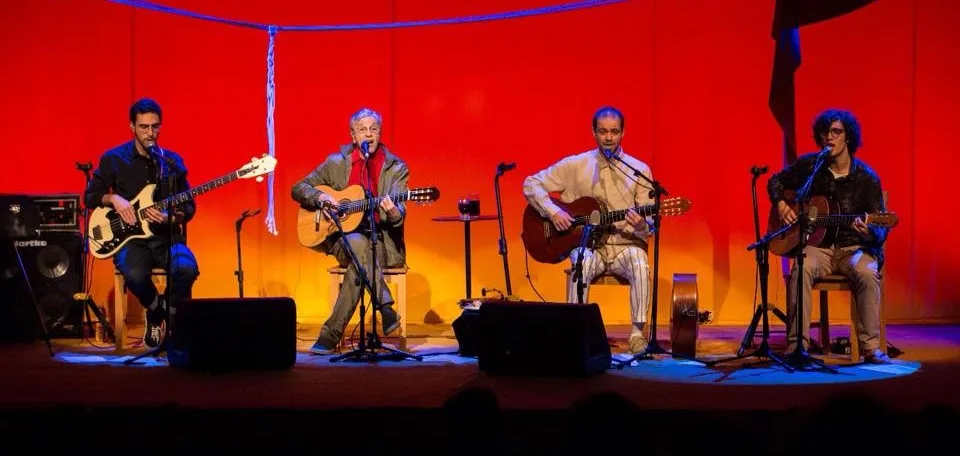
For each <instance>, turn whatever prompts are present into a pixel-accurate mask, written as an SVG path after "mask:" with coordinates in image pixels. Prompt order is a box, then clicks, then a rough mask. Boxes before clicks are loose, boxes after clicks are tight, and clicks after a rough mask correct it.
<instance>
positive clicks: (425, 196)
mask: <svg viewBox="0 0 960 456" xmlns="http://www.w3.org/2000/svg"><path fill="white" fill-rule="evenodd" d="M438 199H440V190H438V189H437V187H423V188H413V189H410V197H409V198H408V201H413V202H415V203H428V202H432V201H436V200H438Z"/></svg>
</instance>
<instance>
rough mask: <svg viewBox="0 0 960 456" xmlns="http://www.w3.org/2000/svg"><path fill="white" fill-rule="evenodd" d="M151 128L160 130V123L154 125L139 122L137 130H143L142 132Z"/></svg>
mask: <svg viewBox="0 0 960 456" xmlns="http://www.w3.org/2000/svg"><path fill="white" fill-rule="evenodd" d="M151 129H153V131H160V124H154V125H147V124H139V125H137V130H139V131H142V132H147V131H150V130H151Z"/></svg>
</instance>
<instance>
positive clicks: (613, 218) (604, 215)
mask: <svg viewBox="0 0 960 456" xmlns="http://www.w3.org/2000/svg"><path fill="white" fill-rule="evenodd" d="M630 209H633V210H634V211H635V212H636V213H637V214H639V215H640V216H641V217H647V216H649V215H653V214H654V213H655V212H656V205H654V204H648V205H646V206H634V207H632V208H630ZM630 209H621V210H618V211H610V212H601V213H600V225H610V224H612V223H616V222H619V221H622V220H623V219H625V218H626V217H627V211H629V210H630ZM589 221H590V216H589V215H584V216H580V217H577V218H575V219H574V223H576V224H587V223H588V222H589Z"/></svg>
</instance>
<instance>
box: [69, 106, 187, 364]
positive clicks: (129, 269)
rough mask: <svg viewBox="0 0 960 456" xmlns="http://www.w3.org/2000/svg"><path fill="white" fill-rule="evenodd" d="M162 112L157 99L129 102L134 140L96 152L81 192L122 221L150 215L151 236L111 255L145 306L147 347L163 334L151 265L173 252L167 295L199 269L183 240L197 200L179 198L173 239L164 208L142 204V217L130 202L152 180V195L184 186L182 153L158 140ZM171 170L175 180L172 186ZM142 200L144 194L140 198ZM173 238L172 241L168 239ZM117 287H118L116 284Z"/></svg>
mask: <svg viewBox="0 0 960 456" xmlns="http://www.w3.org/2000/svg"><path fill="white" fill-rule="evenodd" d="M162 119H163V113H162V111H161V110H160V105H158V104H157V103H156V102H155V101H153V100H151V99H148V98H144V99H141V100H138V101H137V102H136V103H134V104H133V105H132V106H131V107H130V131H131V132H132V133H133V140H131V141H127V142H125V143H123V144H120V145H119V146H117V147H114V148H113V149H110V150H108V151H106V152H104V154H103V155H102V156H101V157H100V164H99V166H98V167H97V169H96V170H95V171H94V172H93V178H92V179H91V180H90V184H89V186H88V187H87V189H86V192H85V194H84V203H85V204H86V206H87V207H89V208H95V207H98V206H104V207H111V208H113V210H114V211H116V213H117V215H119V217H120V222H118V223H125V224H128V225H136V224H139V223H140V220H141V219H144V218H145V219H147V220H149V221H150V223H149V226H150V231H151V232H153V234H154V235H153V236H152V237H150V238H147V239H131V240H129V241H127V243H126V244H125V245H124V246H123V247H122V248H121V249H120V250H119V251H118V252H117V253H116V254H115V255H114V256H113V262H114V265H115V266H116V268H117V269H118V270H119V271H120V272H121V273H122V274H123V277H124V280H126V283H127V287H128V288H129V289H130V291H131V292H132V293H133V295H134V296H136V297H137V300H139V301H140V303H141V304H142V305H143V306H144V307H145V308H146V309H147V322H146V323H147V324H146V329H145V330H144V334H143V343H144V344H145V345H147V346H148V347H156V346H158V345H160V341H161V339H162V337H163V329H162V324H163V322H164V316H165V314H164V312H165V311H166V310H167V309H166V307H167V304H166V303H165V302H164V299H163V296H160V295H159V294H158V293H157V287H156V286H155V285H154V284H153V281H152V280H150V279H151V278H150V271H151V269H153V268H163V269H166V268H167V255H169V254H172V255H173V261H172V262H171V263H172V268H171V271H170V276H171V282H172V283H169V284H168V286H170V287H171V289H170V293H171V299H172V300H174V301H179V300H181V299H185V298H189V297H190V292H191V289H192V288H193V283H194V281H196V279H197V276H198V275H199V271H198V268H197V260H196V258H194V256H193V252H191V251H190V249H189V248H188V247H187V245H186V236H185V225H186V223H187V222H188V221H190V219H192V218H193V215H194V213H195V212H196V203H194V201H193V200H192V199H191V200H188V201H186V202H184V203H181V204H178V205H177V206H176V207H175V209H174V211H173V214H172V216H173V217H174V220H173V223H174V225H175V227H174V228H175V229H174V235H173V239H172V240H170V239H168V238H169V237H170V236H169V232H170V229H169V225H168V223H167V217H168V213H167V212H162V211H160V210H158V209H157V208H152V207H147V208H146V209H144V206H143V205H141V206H140V207H139V209H141V217H140V218H139V219H138V218H137V208H135V207H133V205H131V201H133V200H135V199H136V198H137V197H138V196H140V195H139V194H140V193H141V191H143V190H144V189H145V188H146V186H147V185H148V184H154V185H156V188H155V190H154V192H153V194H152V197H153V201H160V200H162V199H164V198H166V197H168V196H171V195H174V194H176V193H179V192H183V191H187V190H189V189H190V185H189V184H188V183H187V168H186V167H185V166H184V164H183V159H182V158H181V157H180V155H178V154H177V153H175V152H173V151H171V150H165V149H161V148H159V147H158V146H157V139H158V138H159V136H160V126H161V121H162ZM170 176H172V177H173V186H174V188H170ZM141 202H142V200H141ZM171 241H172V245H171ZM116 292H118V293H119V292H121V290H116Z"/></svg>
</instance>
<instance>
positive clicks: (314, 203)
mask: <svg viewBox="0 0 960 456" xmlns="http://www.w3.org/2000/svg"><path fill="white" fill-rule="evenodd" d="M349 124H350V137H351V138H352V140H353V143H352V144H349V145H345V146H342V147H341V148H340V151H338V152H334V153H333V154H330V155H329V156H327V158H326V159H325V160H324V161H323V163H321V164H320V165H319V166H317V168H316V169H314V170H313V172H311V173H310V174H308V175H307V176H306V177H304V178H303V179H302V180H300V181H299V182H297V183H296V184H295V185H294V186H293V190H292V196H293V199H294V200H295V201H297V202H298V203H300V205H301V206H302V207H304V208H307V209H317V208H320V207H321V206H323V205H332V206H334V207H335V206H336V205H337V204H338V202H337V201H335V200H334V198H333V197H331V196H330V195H329V194H326V193H324V192H322V191H320V190H319V189H318V188H316V187H318V186H323V185H325V186H328V187H330V188H333V189H335V190H337V191H341V190H343V189H345V188H347V187H348V186H352V185H359V186H361V187H363V188H365V189H367V190H368V191H369V192H370V193H371V194H372V195H371V196H374V197H375V196H379V195H383V196H384V197H383V199H381V200H380V207H379V210H378V211H377V212H376V213H375V219H374V223H375V225H376V227H377V233H376V234H377V236H378V237H377V247H378V249H377V254H376V257H377V260H378V263H380V264H377V265H370V263H371V259H372V252H371V248H370V244H371V241H370V236H371V233H370V224H369V220H368V219H366V218H365V219H364V221H363V222H361V223H360V225H359V226H358V227H357V228H356V229H355V230H353V231H351V232H349V233H347V235H346V237H347V243H348V244H349V245H350V247H351V249H352V250H353V251H354V253H356V254H357V258H358V259H359V260H360V263H361V264H362V265H363V266H364V269H366V270H367V272H368V273H369V272H372V271H373V270H376V272H377V277H376V280H377V281H378V282H377V283H376V286H375V288H376V290H377V291H378V294H380V299H379V301H380V302H381V303H382V307H381V308H380V309H378V310H379V311H380V317H381V322H382V324H383V335H388V334H390V333H392V332H393V331H395V330H396V329H397V328H399V327H400V317H399V316H398V315H397V313H396V311H394V310H393V296H391V294H390V289H389V288H388V287H387V284H386V282H385V281H384V279H383V273H382V271H383V268H382V267H381V265H385V267H402V266H404V265H405V264H406V247H405V245H404V240H403V221H404V217H406V206H405V205H404V204H403V203H397V204H394V202H393V201H392V200H391V199H390V197H389V195H391V194H396V193H400V192H405V191H407V180H408V178H409V175H410V172H409V170H408V169H407V165H406V163H404V162H403V160H401V159H400V158H399V157H397V156H396V155H394V154H393V153H392V152H390V151H389V150H388V149H387V147H386V146H385V145H383V144H382V143H381V142H380V134H381V133H380V127H381V124H382V121H381V117H380V114H378V113H377V112H375V111H373V110H370V109H366V108H364V109H361V110H360V111H358V112H357V113H355V114H353V116H351V117H350V122H349ZM317 250H319V251H321V252H323V253H327V254H330V255H333V256H334V257H336V258H337V261H338V262H339V264H340V266H341V267H345V268H346V269H347V272H346V273H345V274H344V277H343V285H342V287H341V288H340V295H339V296H338V297H337V302H336V304H334V306H333V311H332V312H331V314H330V317H329V318H328V319H327V321H326V322H325V323H324V324H323V328H322V329H321V330H320V335H319V336H317V341H316V343H314V344H313V347H312V348H311V349H310V351H311V352H312V353H315V354H329V353H332V352H333V351H334V350H336V347H337V345H338V344H339V342H340V339H341V337H343V331H344V329H346V326H347V323H349V321H350V317H351V316H353V312H354V311H355V310H356V308H357V304H359V302H360V294H361V292H362V291H363V290H362V288H361V285H360V282H359V281H358V280H357V274H358V271H357V270H356V268H355V267H354V265H353V264H352V262H351V261H350V256H349V254H348V253H347V252H346V251H345V250H344V248H343V246H342V245H341V243H340V235H339V234H334V235H332V236H329V237H327V238H326V239H325V240H324V241H323V242H322V243H321V244H320V245H319V246H318V248H317ZM370 279H371V282H372V281H373V280H374V279H373V278H372V277H371V278H370ZM360 337H364V335H361V336H360Z"/></svg>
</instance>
